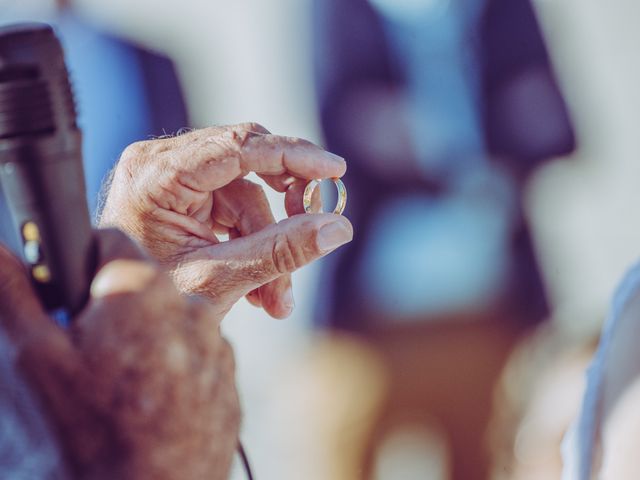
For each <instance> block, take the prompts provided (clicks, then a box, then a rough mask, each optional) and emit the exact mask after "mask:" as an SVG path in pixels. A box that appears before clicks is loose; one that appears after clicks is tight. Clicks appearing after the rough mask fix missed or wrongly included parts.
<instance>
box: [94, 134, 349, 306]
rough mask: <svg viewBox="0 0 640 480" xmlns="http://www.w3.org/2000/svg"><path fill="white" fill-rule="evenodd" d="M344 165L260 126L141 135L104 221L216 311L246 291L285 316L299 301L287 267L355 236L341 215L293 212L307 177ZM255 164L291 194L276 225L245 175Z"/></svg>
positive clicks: (339, 170)
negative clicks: (140, 246) (152, 136)
mask: <svg viewBox="0 0 640 480" xmlns="http://www.w3.org/2000/svg"><path fill="white" fill-rule="evenodd" d="M345 170H346V164H345V161H344V160H343V159H342V158H340V157H337V156H335V155H333V154H331V153H328V152H325V151H324V150H322V149H321V148H319V147H317V146H315V145H313V144H311V143H309V142H307V141H305V140H300V139H296V138H289V137H280V136H275V135H271V134H270V133H269V132H268V131H267V130H266V129H264V128H263V127H261V126H259V125H256V124H244V125H237V126H232V127H213V128H206V129H202V130H196V131H192V132H190V133H187V134H185V135H181V136H178V137H175V138H164V139H158V140H151V141H146V142H139V143H135V144H133V145H131V146H130V147H129V148H127V149H126V150H125V152H124V153H123V155H122V158H121V159H120V162H119V164H118V166H117V167H116V169H115V171H114V174H113V177H112V183H111V186H110V189H109V191H108V194H107V197H106V201H105V206H104V209H103V212H102V215H101V220H100V224H101V225H102V226H116V227H118V228H120V229H122V230H124V231H126V232H127V233H129V234H130V235H132V236H133V237H135V238H137V239H138V240H139V241H140V242H141V243H142V244H143V245H144V246H145V247H146V248H147V249H148V250H149V251H150V252H151V253H152V254H153V255H154V256H155V257H156V258H157V259H158V260H159V261H160V262H161V263H162V264H163V265H165V266H167V267H168V268H169V270H170V272H171V275H172V277H173V279H174V281H175V282H176V284H177V285H178V287H179V288H180V289H181V290H182V291H184V292H187V293H197V294H203V295H205V296H206V297H208V298H209V299H210V300H211V301H212V302H213V304H214V305H215V306H216V308H217V309H218V310H219V311H220V312H226V311H227V310H228V309H229V308H231V306H232V305H233V304H234V303H235V302H236V301H237V300H238V299H239V298H241V297H242V296H243V295H247V294H248V297H247V298H248V299H249V300H250V301H251V302H252V303H253V304H255V305H261V306H262V307H263V308H264V309H265V310H266V311H267V312H268V313H269V314H270V315H272V316H274V317H276V318H283V317H286V316H288V315H289V314H290V313H291V311H292V309H293V295H292V291H291V277H290V273H291V272H293V271H294V270H296V269H298V268H300V267H302V266H303V265H306V264H308V263H309V262H311V261H313V260H316V259H317V258H319V257H321V256H323V255H326V254H327V253H329V252H331V251H333V250H334V249H336V248H337V247H339V246H340V245H343V244H345V243H347V242H349V241H350V240H351V238H352V235H353V232H352V228H351V224H350V223H349V221H348V220H347V219H346V218H344V217H341V216H339V215H334V214H306V215H297V214H299V213H303V211H304V209H303V205H302V194H303V191H304V187H305V185H306V183H307V181H308V180H309V179H313V178H330V177H341V176H342V175H344V173H345ZM249 172H255V173H257V174H259V175H260V177H261V178H262V179H264V180H265V182H266V183H267V184H268V185H269V186H271V188H273V189H275V190H277V191H278V192H283V193H286V195H285V206H286V210H287V213H288V214H289V216H290V218H288V219H286V220H283V221H282V222H280V223H278V224H275V221H274V218H273V214H272V213H271V209H270V207H269V204H268V202H267V199H266V196H265V193H264V191H263V190H262V187H260V186H259V185H256V184H255V183H252V182H250V181H248V180H246V179H244V178H243V177H244V176H246V175H247V174H248V173H249ZM217 234H228V235H229V239H230V240H229V241H227V242H220V241H219V239H218V237H217Z"/></svg>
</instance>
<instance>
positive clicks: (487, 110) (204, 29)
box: [0, 0, 640, 480]
mask: <svg viewBox="0 0 640 480" xmlns="http://www.w3.org/2000/svg"><path fill="white" fill-rule="evenodd" d="M62 3H64V5H62ZM638 19H640V4H638V3H637V2H634V1H632V0H615V1H614V2H613V3H612V2H609V3H603V2H598V1H595V0H580V1H578V0H565V1H563V2H554V1H551V0H535V1H534V2H533V3H529V2H528V1H524V0H484V1H482V0H476V1H466V2H462V1H456V0H397V1H394V0H260V1H258V0H236V1H234V2H223V1H221V0H208V1H204V0H183V1H182V2H170V1H163V2H159V1H157V0H156V1H152V0H134V1H132V0H127V1H125V0H111V1H110V2H99V1H97V0H73V1H70V2H58V3H56V2H54V1H52V0H0V21H1V22H3V23H5V22H9V21H13V20H46V21H52V22H56V23H57V24H59V29H60V33H61V35H62V39H63V41H64V42H65V47H66V48H67V52H68V57H69V63H70V67H71V70H72V73H75V76H76V91H77V93H78V101H79V104H80V114H81V119H80V122H81V124H82V126H83V128H84V130H85V138H86V143H85V158H86V161H87V167H86V169H87V176H88V186H89V195H90V202H91V205H92V207H93V208H95V207H96V205H97V203H98V192H99V185H100V182H101V180H102V178H103V177H104V176H105V175H106V174H107V172H108V171H109V169H110V166H111V165H112V164H113V162H115V161H116V160H117V158H118V155H119V152H120V151H121V150H122V148H124V146H126V145H127V144H128V143H131V142H133V141H135V140H138V139H145V138H149V137H150V136H159V135H163V134H173V133H176V132H177V131H178V130H179V129H180V128H181V127H202V126H207V125H214V124H232V123H239V122H245V121H254V122H258V123H260V124H262V125H264V126H265V127H267V128H268V129H269V130H271V131H272V132H273V133H277V134H283V135H290V136H298V137H303V138H308V139H310V140H313V141H315V142H317V143H321V144H323V145H326V146H327V147H328V148H329V149H331V150H333V151H336V152H337V153H339V154H341V155H343V156H345V157H346V158H347V161H348V162H349V173H348V174H347V177H346V179H345V183H346V185H347V188H348V190H349V193H350V195H351V196H350V203H349V205H348V207H347V211H346V212H345V214H346V215H347V216H348V217H349V218H350V219H352V220H353V222H354V225H355V227H356V228H355V235H356V237H355V241H354V244H353V245H352V246H351V247H350V248H349V249H347V250H346V251H345V252H343V253H341V254H334V255H332V256H330V257H328V258H327V259H325V260H324V261H323V262H320V264H318V265H315V266H313V267H310V268H305V269H304V270H303V271H300V272H298V273H297V274H296V275H295V276H294V296H295V299H296V307H297V308H296V309H295V311H294V313H293V315H292V317H291V318H289V319H287V320H285V321H275V320H272V319H269V318H268V317H267V316H266V315H265V314H264V313H262V312H261V311H259V310H257V309H255V308H253V307H251V306H250V305H249V304H247V303H246V302H244V301H243V302H240V303H239V304H238V305H237V306H236V307H235V308H234V310H233V311H232V312H231V313H230V314H229V316H228V317H227V319H226V320H225V324H224V330H225V332H226V334H227V335H228V337H229V338H230V340H231V342H232V343H233V345H234V348H235V351H236V355H237V358H238V382H239V389H240V393H241V399H242V403H243V409H244V421H243V430H242V438H243V441H244V442H245V444H246V448H247V450H248V452H249V454H250V457H251V460H252V463H253V468H254V470H255V472H256V477H257V478H259V479H267V480H268V479H294V478H296V479H298V478H305V479H316V478H317V479H329V478H330V479H336V480H339V479H359V478H375V479H379V480H385V479H407V480H410V479H422V478H429V479H438V478H442V479H448V478H452V479H465V480H468V479H474V478H479V479H483V478H514V479H529V478H530V479H534V478H535V479H541V478H545V479H546V478H549V479H554V478H559V469H560V457H559V451H558V448H559V442H560V439H561V438H562V435H563V433H564V430H565V429H566V427H567V425H568V424H569V422H570V421H571V419H572V418H573V416H575V414H576V413H577V409H578V405H579V401H580V395H581V389H582V383H583V378H582V376H583V372H584V368H585V367H586V365H587V363H588V360H589V358H590V355H591V353H592V351H593V348H594V345H595V342H596V341H597V335H598V333H599V329H600V325H601V323H602V321H603V319H604V316H605V315H606V311H607V308H608V302H609V297H610V296H611V294H612V292H613V289H614V287H615V285H616V282H617V281H618V280H619V279H620V277H621V275H622V274H623V272H624V271H625V270H626V269H627V268H628V267H629V266H630V265H631V264H632V263H633V262H634V261H635V260H636V258H637V257H638V250H639V249H640V247H639V246H640V221H639V220H638V219H636V215H634V213H635V211H636V209H637V208H638V206H640V190H639V189H638V188H636V178H638V177H640V162H638V160H637V158H638V155H639V154H640V135H638V134H637V128H638V125H640V118H639V117H640V113H639V112H640V91H639V90H638V88H637V85H640V58H638V55H637V53H636V52H637V45H638V44H639V43H640V33H638V29H637V23H638ZM256 181H258V180H256ZM270 199H271V201H272V205H273V208H274V211H275V213H276V217H277V218H283V217H284V208H283V202H282V198H281V197H280V196H279V195H278V194H275V193H274V194H270ZM232 478H233V479H241V478H243V473H242V472H241V471H240V469H239V468H237V466H236V468H235V470H234V473H233V477H232Z"/></svg>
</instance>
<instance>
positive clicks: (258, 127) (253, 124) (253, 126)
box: [242, 122, 269, 134]
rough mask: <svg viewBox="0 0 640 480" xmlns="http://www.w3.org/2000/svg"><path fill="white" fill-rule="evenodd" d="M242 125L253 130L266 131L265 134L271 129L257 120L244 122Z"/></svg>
mask: <svg viewBox="0 0 640 480" xmlns="http://www.w3.org/2000/svg"><path fill="white" fill-rule="evenodd" d="M242 127H243V128H244V129H245V130H249V131H251V132H257V133H264V134H267V133H269V130H267V129H266V128H265V127H263V126H262V125H260V124H259V123H257V122H246V123H243V124H242Z"/></svg>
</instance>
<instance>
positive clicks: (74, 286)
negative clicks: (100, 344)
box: [0, 23, 95, 315]
mask: <svg viewBox="0 0 640 480" xmlns="http://www.w3.org/2000/svg"><path fill="white" fill-rule="evenodd" d="M0 182H1V183H2V187H3V189H4V192H5V195H6V197H7V203H8V207H9V210H10V212H11V216H12V220H13V225H14V227H15V229H16V231H17V232H18V235H19V237H20V240H21V252H20V254H21V256H22V258H23V260H24V261H25V263H26V265H27V267H28V269H29V272H30V275H31V278H32V280H33V284H34V286H35V289H36V291H37V293H38V295H39V297H40V299H41V300H42V303H43V305H44V307H45V308H46V309H47V310H50V311H53V310H60V309H63V310H65V311H66V312H67V313H69V314H71V315H73V314H75V313H77V312H78V311H79V310H80V309H81V308H82V307H83V306H84V304H85V303H86V300H87V298H88V290H89V285H90V282H91V277H92V274H93V273H94V270H95V252H94V243H93V234H92V230H91V221H90V218H89V209H88V206H87V200H86V186H85V181H84V172H83V167H82V151H81V132H80V130H79V129H78V126H77V124H76V111H75V104H74V99H73V94H72V91H71V86H70V83H69V77H68V72H67V69H66V66H65V63H64V54H63V52H62V47H61V46H60V42H59V41H58V39H57V38H56V36H55V34H54V32H53V29H52V28H51V27H50V26H49V25H46V24H35V23H28V24H17V25H11V26H7V27H2V28H0Z"/></svg>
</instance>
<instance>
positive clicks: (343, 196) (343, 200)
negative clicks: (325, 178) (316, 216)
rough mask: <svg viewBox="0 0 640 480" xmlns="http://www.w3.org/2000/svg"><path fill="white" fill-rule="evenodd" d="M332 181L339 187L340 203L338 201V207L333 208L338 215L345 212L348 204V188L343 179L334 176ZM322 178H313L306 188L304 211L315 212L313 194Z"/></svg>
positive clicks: (303, 197) (303, 199) (303, 198)
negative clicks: (312, 202)
mask: <svg viewBox="0 0 640 480" xmlns="http://www.w3.org/2000/svg"><path fill="white" fill-rule="evenodd" d="M331 181H332V182H333V183H334V185H335V186H336V188H337V189H338V203H336V208H335V209H334V210H333V213H336V214H338V215H342V212H344V207H346V206H347V188H346V187H345V186H344V183H342V180H340V179H339V178H337V177H336V178H332V179H331ZM321 182H322V180H319V179H318V180H311V181H310V182H309V183H308V184H307V186H306V187H305V189H304V195H303V196H302V202H303V203H304V211H305V212H307V213H314V212H313V209H312V207H311V197H312V196H313V192H314V190H315V189H316V188H317V187H318V185H320V183H321Z"/></svg>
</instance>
